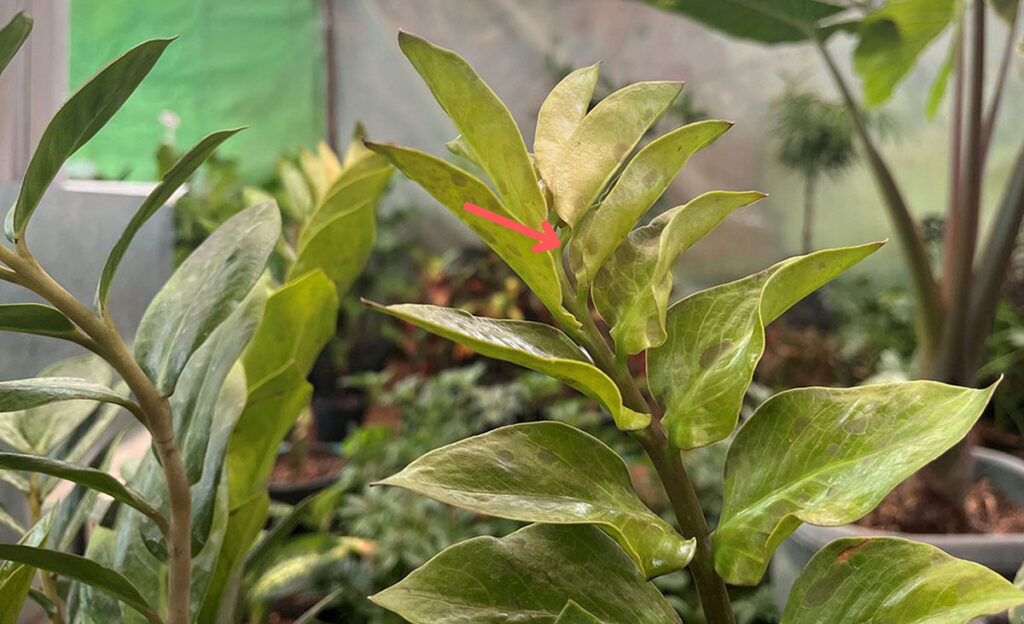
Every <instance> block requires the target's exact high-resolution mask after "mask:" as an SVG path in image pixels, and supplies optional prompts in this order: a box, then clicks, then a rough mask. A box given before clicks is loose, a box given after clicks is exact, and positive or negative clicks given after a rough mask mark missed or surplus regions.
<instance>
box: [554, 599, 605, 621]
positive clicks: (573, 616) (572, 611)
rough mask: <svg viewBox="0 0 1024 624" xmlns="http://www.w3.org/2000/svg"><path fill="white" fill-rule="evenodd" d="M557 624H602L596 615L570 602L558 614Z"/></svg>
mask: <svg viewBox="0 0 1024 624" xmlns="http://www.w3.org/2000/svg"><path fill="white" fill-rule="evenodd" d="M555 624H602V623H601V620H599V619H597V618H596V617H595V616H594V614H592V613H590V612H589V611H587V610H586V609H584V608H583V607H581V606H579V605H578V604H576V602H575V601H573V600H570V601H569V602H568V603H566V605H565V608H564V609H562V612H561V613H559V614H558V618H557V619H556V620H555Z"/></svg>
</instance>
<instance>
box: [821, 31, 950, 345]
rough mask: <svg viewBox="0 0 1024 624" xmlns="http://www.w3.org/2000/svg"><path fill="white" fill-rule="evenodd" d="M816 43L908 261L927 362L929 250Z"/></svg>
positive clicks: (932, 330) (937, 300)
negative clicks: (848, 114)
mask: <svg viewBox="0 0 1024 624" xmlns="http://www.w3.org/2000/svg"><path fill="white" fill-rule="evenodd" d="M815 43H816V45H817V47H818V51H819V52H820V54H821V57H822V59H823V60H824V61H825V66H826V67H827V69H828V70H829V73H830V74H831V76H832V79H833V80H834V82H835V84H836V87H837V88H838V89H839V93H840V95H841V96H842V98H843V102H844V103H845V104H846V108H847V110H848V111H849V112H850V115H851V116H852V117H853V121H854V128H856V130H857V134H858V136H860V139H861V142H862V143H863V144H864V150H865V152H866V153H867V159H868V164H869V165H870V167H871V172H872V173H873V174H874V177H875V181H876V182H877V183H878V186H879V190H880V191H881V193H882V198H883V199H884V201H885V206H886V209H887V210H888V213H889V219H890V221H892V225H893V229H894V230H895V232H896V239H897V241H898V242H899V244H900V249H901V251H902V252H903V256H904V258H905V260H906V262H907V267H908V269H909V271H910V280H911V288H912V290H913V293H914V300H915V301H916V303H917V309H918V317H919V318H920V323H919V329H918V333H919V337H920V347H921V361H922V362H923V363H925V364H926V365H927V364H929V363H930V362H931V361H932V360H933V359H934V357H935V352H936V350H937V348H938V345H939V341H940V339H941V335H942V316H943V306H942V299H941V297H940V294H939V287H938V284H937V283H936V281H935V276H934V274H933V273H932V267H931V263H930V261H929V259H928V252H927V250H926V249H925V246H924V241H923V240H922V239H921V235H920V233H919V232H918V229H917V224H916V223H915V222H914V218H913V216H911V214H910V210H909V209H908V208H907V204H906V202H905V201H904V200H903V194H902V193H901V192H900V188H899V186H898V185H897V184H896V180H895V179H894V178H893V175H892V172H891V171H890V169H889V167H888V165H887V164H886V162H885V160H884V159H883V158H882V155H881V153H880V152H879V151H878V148H877V147H875V143H874V141H873V140H872V138H871V133H870V131H869V130H868V127H867V123H866V122H865V121H864V115H863V114H862V113H861V110H860V106H859V105H858V104H857V102H856V100H854V98H853V93H852V92H851V90H850V88H849V86H848V85H847V84H846V80H845V79H844V78H843V75H842V73H841V72H840V71H839V68H838V66H836V64H835V61H834V60H833V59H832V55H831V54H829V51H828V48H827V47H826V46H825V42H824V41H822V40H821V39H819V38H817V37H815Z"/></svg>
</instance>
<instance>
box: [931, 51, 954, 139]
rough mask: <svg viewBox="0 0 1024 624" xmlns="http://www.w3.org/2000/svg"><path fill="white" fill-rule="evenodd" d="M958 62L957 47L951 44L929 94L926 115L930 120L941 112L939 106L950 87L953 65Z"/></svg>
mask: <svg viewBox="0 0 1024 624" xmlns="http://www.w3.org/2000/svg"><path fill="white" fill-rule="evenodd" d="M955 60H956V45H955V43H954V44H951V45H950V46H949V52H948V53H946V60H945V61H943V62H942V67H941V68H940V69H939V73H938V75H937V76H935V81H934V82H932V88H931V90H930V91H929V92H928V103H927V104H926V105H925V115H926V116H927V117H928V119H929V120H930V119H934V118H935V113H937V112H938V111H939V104H941V103H942V98H943V97H944V96H945V95H946V87H947V86H948V85H949V77H950V75H952V73H953V63H954V61H955Z"/></svg>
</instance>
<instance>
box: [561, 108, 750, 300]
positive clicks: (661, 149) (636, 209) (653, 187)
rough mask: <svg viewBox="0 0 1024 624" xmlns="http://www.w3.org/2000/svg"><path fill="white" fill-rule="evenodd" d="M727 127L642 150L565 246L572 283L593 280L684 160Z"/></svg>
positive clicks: (708, 127) (684, 134)
mask: <svg viewBox="0 0 1024 624" xmlns="http://www.w3.org/2000/svg"><path fill="white" fill-rule="evenodd" d="M731 127H732V124H731V123H729V122H727V121H698V122H697V123H692V124H689V125H686V126H683V127H682V128H678V129H676V130H673V131H672V132H669V133H668V134H666V135H664V136H662V137H659V138H658V139H656V140H654V141H652V142H651V143H650V144H648V145H647V146H645V147H644V148H643V149H642V150H640V151H639V152H638V153H637V155H636V156H634V157H633V160H631V161H629V164H627V165H626V168H625V169H624V170H623V171H622V175H621V176H619V179H618V181H617V182H616V183H615V186H613V187H612V189H611V190H610V191H609V192H608V196H607V197H605V199H604V201H602V202H601V205H600V206H598V207H597V209H596V210H594V211H592V212H590V213H588V215H587V216H586V217H584V219H583V221H582V222H581V223H580V225H579V227H578V231H577V232H575V233H574V235H573V237H572V240H571V241H570V242H569V264H570V266H571V268H572V270H573V273H574V274H575V275H576V279H577V280H578V281H579V282H581V283H584V284H589V283H590V282H591V281H593V280H594V277H595V276H596V275H597V274H598V271H599V270H600V268H601V266H602V265H603V264H604V262H605V260H607V259H608V257H609V256H610V255H611V254H612V252H614V251H615V249H616V248H617V247H619V245H620V244H621V243H622V242H623V241H625V240H626V237H627V236H628V235H629V232H630V230H631V229H633V226H634V225H636V223H637V221H639V220H640V217H642V216H643V215H644V214H645V213H646V212H647V211H648V210H650V208H651V206H653V205H654V202H656V201H658V198H659V197H661V195H662V193H664V192H665V189H667V188H668V185H669V184H670V183H671V182H672V180H673V178H675V177H676V174H678V173H679V170H680V169H682V168H683V165H685V164H686V161H687V160H689V159H690V157H691V156H693V155H694V154H695V153H697V152H698V151H699V150H701V149H703V148H705V147H707V146H708V145H710V144H711V143H713V142H714V141H715V140H716V139H717V138H718V137H720V136H722V134H724V133H725V131H726V130H728V129H729V128H731ZM691 244H692V243H691Z"/></svg>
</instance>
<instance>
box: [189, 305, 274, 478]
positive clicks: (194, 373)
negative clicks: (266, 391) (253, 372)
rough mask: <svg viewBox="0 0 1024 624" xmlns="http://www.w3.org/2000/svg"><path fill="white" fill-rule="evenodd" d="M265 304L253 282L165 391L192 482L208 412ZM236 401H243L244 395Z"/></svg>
mask: <svg viewBox="0 0 1024 624" xmlns="http://www.w3.org/2000/svg"><path fill="white" fill-rule="evenodd" d="M266 305H267V291H266V289H265V288H263V287H261V286H256V288H253V290H252V292H250V293H249V296H248V297H246V299H245V301H243V302H242V304H241V305H239V306H238V307H237V308H236V309H235V311H234V312H232V313H231V316H230V317H228V320H227V321H225V322H224V323H223V324H221V326H220V327H218V328H217V329H216V330H215V331H214V332H213V334H211V335H210V338H209V339H208V340H207V341H206V343H205V344H203V346H202V347H200V348H199V349H198V350H197V351H196V352H195V353H194V354H193V355H192V357H191V358H190V359H189V361H188V364H186V365H185V368H184V370H182V372H181V377H180V378H179V380H178V387H177V389H175V391H174V394H173V395H172V396H171V411H172V412H173V414H174V429H175V431H176V432H177V434H178V440H179V444H180V446H181V451H182V455H183V456H184V460H185V471H186V473H187V474H188V478H189V483H190V484H192V485H194V484H196V483H197V482H198V481H199V479H200V478H201V477H202V475H203V467H204V466H205V465H207V464H206V461H205V459H206V454H207V453H206V451H207V447H208V445H209V441H210V434H211V429H212V423H213V421H214V414H215V413H216V410H217V407H218V404H219V401H221V400H222V394H223V392H222V391H223V388H224V381H225V380H226V379H227V378H228V373H230V372H231V368H232V367H233V366H234V365H235V363H236V362H237V361H238V359H239V358H240V357H241V356H242V352H243V351H244V350H245V348H246V346H247V345H248V344H249V341H250V340H251V339H252V337H253V335H254V334H255V333H256V329H257V328H258V327H259V325H260V321H261V320H262V319H263V311H264V308H265V307H266ZM240 401H241V404H242V405H241V406H244V405H245V397H244V395H243V396H242V397H241V399H240ZM241 406H240V408H241ZM213 470H215V471H216V470H219V467H217V466H214V467H213Z"/></svg>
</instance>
